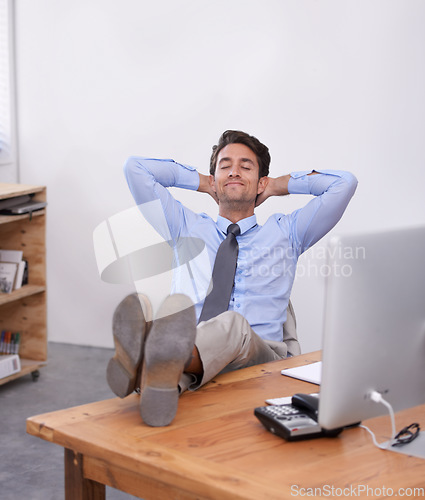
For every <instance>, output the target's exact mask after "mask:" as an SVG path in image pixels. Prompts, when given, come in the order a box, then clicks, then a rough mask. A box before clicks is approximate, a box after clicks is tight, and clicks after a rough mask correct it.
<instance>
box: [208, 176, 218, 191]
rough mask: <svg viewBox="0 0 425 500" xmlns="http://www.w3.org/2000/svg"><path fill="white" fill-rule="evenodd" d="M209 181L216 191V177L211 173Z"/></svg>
mask: <svg viewBox="0 0 425 500" xmlns="http://www.w3.org/2000/svg"><path fill="white" fill-rule="evenodd" d="M209 181H210V186H211V189H212V190H213V191H214V193H216V192H217V190H216V188H215V177H214V176H213V175H210V176H209Z"/></svg>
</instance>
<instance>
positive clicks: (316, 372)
mask: <svg viewBox="0 0 425 500" xmlns="http://www.w3.org/2000/svg"><path fill="white" fill-rule="evenodd" d="M280 373H281V374H282V375H286V376H287V377H293V378H297V379H299V380H305V381H306V382H310V383H311V384H317V385H320V382H321V380H322V362H321V361H316V362H315V363H310V364H309V365H304V366H297V367H296V368H286V369H285V370H282V371H281V372H280Z"/></svg>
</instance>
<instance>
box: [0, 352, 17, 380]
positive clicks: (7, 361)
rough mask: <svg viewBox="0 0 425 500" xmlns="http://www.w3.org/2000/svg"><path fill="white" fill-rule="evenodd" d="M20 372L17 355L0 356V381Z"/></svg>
mask: <svg viewBox="0 0 425 500" xmlns="http://www.w3.org/2000/svg"><path fill="white" fill-rule="evenodd" d="M20 371H21V360H20V359H19V356H18V355H17V354H9V355H7V356H0V379H2V378H5V377H9V376H10V375H13V374H14V373H19V372H20Z"/></svg>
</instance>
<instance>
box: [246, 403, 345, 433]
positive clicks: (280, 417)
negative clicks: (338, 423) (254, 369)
mask: <svg viewBox="0 0 425 500" xmlns="http://www.w3.org/2000/svg"><path fill="white" fill-rule="evenodd" d="M318 411H319V398H318V396H316V395H311V394H294V396H292V404H286V405H270V406H261V407H258V408H255V410H254V415H255V416H256V417H257V418H258V420H259V421H260V422H261V423H262V424H263V425H264V427H265V428H266V429H267V430H268V431H270V432H272V433H273V434H276V435H277V436H280V437H283V438H284V439H286V440H287V441H296V440H300V439H311V438H316V437H335V436H337V435H338V434H339V433H340V432H341V431H342V428H338V429H332V430H326V429H322V428H321V427H320V425H319V424H318V423H317V417H318Z"/></svg>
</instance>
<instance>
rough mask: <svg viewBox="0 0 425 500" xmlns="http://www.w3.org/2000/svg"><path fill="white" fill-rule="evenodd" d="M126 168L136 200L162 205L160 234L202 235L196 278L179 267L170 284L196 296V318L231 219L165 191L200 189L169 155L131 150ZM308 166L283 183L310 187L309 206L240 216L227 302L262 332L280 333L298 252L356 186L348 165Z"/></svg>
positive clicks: (193, 175)
mask: <svg viewBox="0 0 425 500" xmlns="http://www.w3.org/2000/svg"><path fill="white" fill-rule="evenodd" d="M315 171H317V170H315ZM124 172H125V176H126V179H127V182H128V185H129V187H130V191H131V193H132V195H133V198H134V199H135V201H136V203H137V204H138V205H139V206H142V205H144V204H149V202H156V204H157V205H156V206H157V207H160V211H161V210H162V212H163V219H164V221H165V223H164V224H163V226H166V227H159V226H161V224H156V226H157V227H155V229H156V230H157V231H158V232H159V233H160V234H161V235H162V236H163V237H164V239H167V240H171V241H172V242H175V243H176V244H177V242H178V241H179V238H186V237H193V238H200V239H202V240H203V241H204V242H205V245H206V255H207V260H205V259H204V260H202V259H198V262H194V263H192V264H191V269H190V276H191V279H192V282H193V281H194V282H195V284H194V286H192V287H189V286H188V285H187V280H185V279H184V277H183V274H182V273H179V272H177V273H175V276H174V278H173V287H172V293H176V292H181V293H187V294H188V295H189V296H191V297H192V298H193V300H194V302H196V312H197V317H198V318H199V316H200V313H201V310H202V305H203V301H204V298H205V293H206V292H205V290H206V289H207V284H208V283H209V281H210V279H211V274H212V268H213V265H214V260H215V256H216V253H217V249H218V247H219V245H220V243H221V242H222V241H223V239H224V238H225V236H226V232H227V227H228V225H229V224H231V221H229V220H227V219H225V218H223V217H221V216H218V218H217V221H214V220H213V219H212V218H211V217H210V216H209V215H207V214H205V213H195V212H193V211H192V210H190V209H188V208H187V207H185V206H184V205H183V204H182V203H181V202H179V201H178V200H175V199H174V198H173V196H172V195H171V194H170V192H169V190H168V189H167V188H169V187H179V188H184V189H192V190H196V189H198V187H199V175H198V172H197V171H196V169H195V168H193V167H190V166H188V165H184V164H180V163H177V162H175V161H174V160H158V159H152V158H141V157H130V158H129V159H128V160H127V162H126V164H125V166H124ZM309 173H311V171H308V172H294V173H291V178H290V180H289V184H288V190H289V193H293V194H311V195H314V198H313V199H312V200H310V201H309V202H308V203H307V204H306V206H304V207H303V208H301V209H299V210H296V211H294V212H292V213H290V214H287V215H285V214H282V213H277V214H274V215H271V216H270V217H269V219H268V220H267V221H266V223H265V224H264V225H263V226H260V225H259V224H257V219H256V216H255V215H252V216H251V217H248V218H246V219H243V220H241V221H239V222H238V225H239V227H240V229H241V234H240V235H239V236H238V237H237V241H238V244H239V254H238V262H237V268H236V275H235V286H234V289H233V292H232V296H231V300H230V304H229V310H234V311H237V312H238V313H240V314H242V315H243V316H244V317H245V318H246V319H247V320H248V322H249V324H250V325H251V327H252V328H253V330H254V331H255V332H256V333H257V334H258V335H259V336H260V337H262V338H263V339H264V340H277V341H281V340H282V336H283V333H282V332H283V330H282V327H283V323H284V322H285V321H286V309H287V306H288V301H289V297H290V293H291V288H292V285H293V282H294V278H295V271H296V264H297V260H298V258H299V256H300V255H301V254H302V253H303V252H305V251H306V250H307V249H308V248H309V247H310V246H312V245H313V244H314V243H316V242H317V241H318V240H319V239H320V238H322V236H324V235H325V234H326V233H327V232H328V231H329V230H330V229H332V227H333V226H334V225H335V224H336V223H337V222H338V220H339V219H340V218H341V216H342V214H343V212H344V210H345V208H346V207H347V205H348V203H349V201H350V199H351V197H352V196H353V194H354V192H355V190H356V186H357V180H356V178H355V177H354V176H353V175H352V174H351V173H349V172H343V171H336V170H323V171H322V170H321V171H320V172H319V174H320V175H311V176H308V175H307V174H309ZM142 212H143V210H142ZM153 225H154V226H155V222H153ZM192 285H193V283H192ZM200 290H204V292H202V291H201V292H200Z"/></svg>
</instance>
